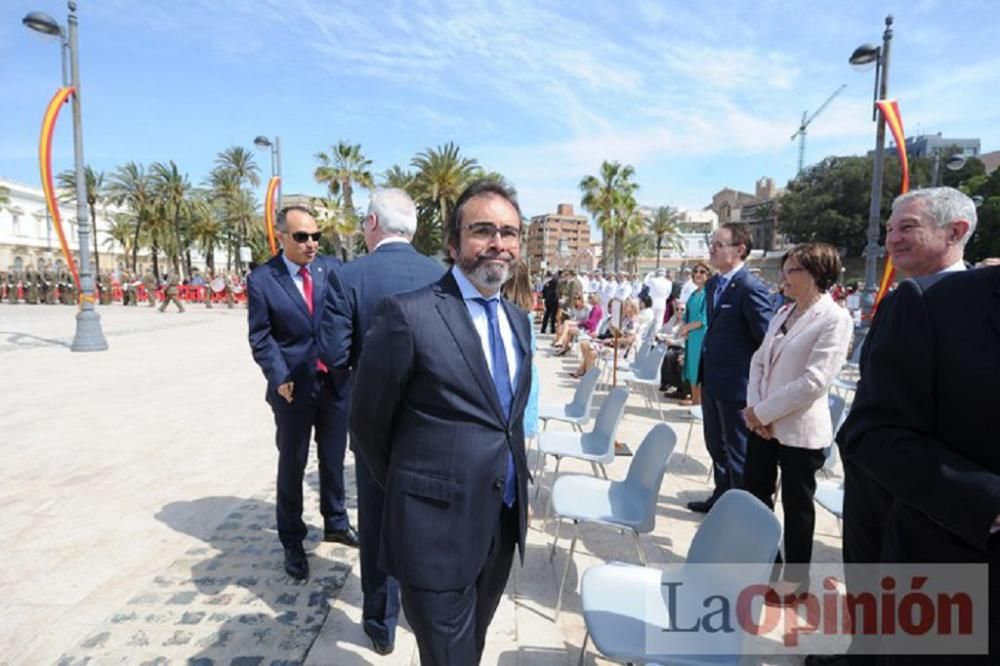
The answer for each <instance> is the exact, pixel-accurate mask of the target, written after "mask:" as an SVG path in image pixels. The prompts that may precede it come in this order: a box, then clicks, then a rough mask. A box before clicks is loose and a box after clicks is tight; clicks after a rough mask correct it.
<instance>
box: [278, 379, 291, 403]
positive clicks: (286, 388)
mask: <svg viewBox="0 0 1000 666" xmlns="http://www.w3.org/2000/svg"><path fill="white" fill-rule="evenodd" d="M294 387H295V382H285V383H284V384H282V385H281V386H279V387H278V395H280V396H281V397H282V398H284V399H285V400H287V401H288V402H291V401H292V390H293V389H294Z"/></svg>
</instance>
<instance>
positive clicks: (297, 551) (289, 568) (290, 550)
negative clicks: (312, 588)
mask: <svg viewBox="0 0 1000 666" xmlns="http://www.w3.org/2000/svg"><path fill="white" fill-rule="evenodd" d="M285 573H287V574H288V575H289V576H291V577H292V578H294V579H295V580H305V579H306V578H309V560H307V559H306V551H305V550H304V549H303V548H302V544H297V545H295V546H286V547H285Z"/></svg>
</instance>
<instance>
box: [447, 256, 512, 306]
mask: <svg viewBox="0 0 1000 666" xmlns="http://www.w3.org/2000/svg"><path fill="white" fill-rule="evenodd" d="M451 275H452V277H454V278H455V282H456V283H458V290H459V291H460V292H461V293H462V298H463V299H464V300H467V301H471V300H474V299H477V298H486V300H492V299H494V298H500V290H499V289H498V290H497V292H496V293H495V294H493V295H492V296H489V297H486V296H483V295H482V294H481V293H479V290H478V289H476V285H474V284H472V282H471V281H470V280H469V278H467V277H465V273H463V272H462V269H461V268H459V267H458V266H457V265H456V266H452V267H451Z"/></svg>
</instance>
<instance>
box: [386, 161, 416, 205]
mask: <svg viewBox="0 0 1000 666" xmlns="http://www.w3.org/2000/svg"><path fill="white" fill-rule="evenodd" d="M415 178H416V175H415V174H414V173H413V172H412V171H405V170H403V167H401V166H399V165H398V164H393V165H392V166H391V167H389V168H388V169H386V170H385V171H384V172H383V173H382V182H381V186H382V187H396V188H399V189H401V190H406V192H407V194H409V195H410V196H411V197H412V196H413V192H412V191H411V190H412V189H413V185H414V179H415Z"/></svg>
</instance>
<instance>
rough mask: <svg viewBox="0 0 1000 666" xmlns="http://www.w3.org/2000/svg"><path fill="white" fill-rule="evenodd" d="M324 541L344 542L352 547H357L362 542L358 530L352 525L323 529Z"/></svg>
mask: <svg viewBox="0 0 1000 666" xmlns="http://www.w3.org/2000/svg"><path fill="white" fill-rule="evenodd" d="M323 541H329V542H332V543H342V544H344V545H345V546H350V547H351V548H357V547H358V546H359V545H360V543H361V541H360V540H359V539H358V531H357V530H356V529H354V528H353V527H352V526H350V525H348V526H347V527H345V528H344V529H342V530H330V529H327V530H323Z"/></svg>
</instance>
